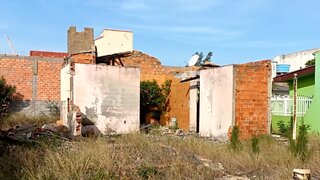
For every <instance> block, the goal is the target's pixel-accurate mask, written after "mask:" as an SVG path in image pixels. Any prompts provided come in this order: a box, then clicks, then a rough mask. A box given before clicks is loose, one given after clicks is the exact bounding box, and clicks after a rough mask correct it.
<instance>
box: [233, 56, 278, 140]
mask: <svg viewBox="0 0 320 180" xmlns="http://www.w3.org/2000/svg"><path fill="white" fill-rule="evenodd" d="M235 69H236V86H235V90H236V99H235V106H236V111H235V120H236V125H237V126H238V127H239V130H240V138H241V139H248V138H250V137H252V136H256V135H260V134H268V133H270V124H271V116H270V98H271V86H272V85H271V61H269V60H264V61H257V62H251V63H246V64H240V65H236V66H235Z"/></svg>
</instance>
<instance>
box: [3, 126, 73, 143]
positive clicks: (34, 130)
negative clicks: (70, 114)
mask: <svg viewBox="0 0 320 180" xmlns="http://www.w3.org/2000/svg"><path fill="white" fill-rule="evenodd" d="M43 137H49V138H56V139H61V140H65V141H68V140H70V139H71V137H70V131H69V129H68V128H67V127H65V126H63V125H58V124H45V125H43V126H42V128H39V127H37V126H36V125H35V124H27V125H23V126H15V127H13V128H10V129H8V130H1V131H0V140H2V141H5V142H9V143H37V142H38V140H40V139H41V138H43Z"/></svg>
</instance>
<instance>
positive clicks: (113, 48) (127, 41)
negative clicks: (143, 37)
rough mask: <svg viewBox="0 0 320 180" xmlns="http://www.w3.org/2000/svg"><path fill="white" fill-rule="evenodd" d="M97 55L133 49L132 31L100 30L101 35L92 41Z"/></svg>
mask: <svg viewBox="0 0 320 180" xmlns="http://www.w3.org/2000/svg"><path fill="white" fill-rule="evenodd" d="M94 44H95V46H96V47H97V53H98V57H101V56H106V55H112V54H117V53H124V52H131V51H132V49H133V33H132V32H131V31H120V30H109V29H105V30H103V31H102V33H101V36H100V37H99V38H97V39H96V40H95V41H94Z"/></svg>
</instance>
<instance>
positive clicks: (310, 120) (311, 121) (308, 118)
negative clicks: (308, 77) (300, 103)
mask: <svg viewBox="0 0 320 180" xmlns="http://www.w3.org/2000/svg"><path fill="white" fill-rule="evenodd" d="M315 59H316V61H315V64H316V69H315V75H314V76H315V77H314V78H315V86H314V96H313V100H312V103H311V105H310V108H309V110H308V112H307V114H306V115H305V116H304V120H305V123H306V124H308V125H310V130H311V131H312V132H317V133H319V132H320V121H319V109H320V52H319V51H318V52H316V53H315ZM298 84H299V82H298Z"/></svg>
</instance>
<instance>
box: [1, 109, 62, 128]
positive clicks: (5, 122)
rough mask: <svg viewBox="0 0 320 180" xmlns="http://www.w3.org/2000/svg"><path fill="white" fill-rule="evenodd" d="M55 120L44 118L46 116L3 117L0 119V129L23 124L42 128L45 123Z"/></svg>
mask: <svg viewBox="0 0 320 180" xmlns="http://www.w3.org/2000/svg"><path fill="white" fill-rule="evenodd" d="M56 120H57V119H55V118H53V117H50V116H46V115H37V116H33V117H30V116H26V115H24V114H19V113H17V114H11V115H8V116H4V117H1V118H0V129H7V128H11V127H14V126H17V125H20V126H21V125H25V124H36V125H38V126H42V125H43V124H46V123H53V122H55V121H56Z"/></svg>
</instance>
